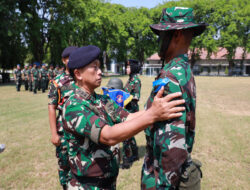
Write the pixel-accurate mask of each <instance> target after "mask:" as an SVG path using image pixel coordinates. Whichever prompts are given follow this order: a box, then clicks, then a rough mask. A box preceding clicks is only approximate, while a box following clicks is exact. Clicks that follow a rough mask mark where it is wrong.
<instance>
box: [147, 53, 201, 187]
mask: <svg viewBox="0 0 250 190" xmlns="http://www.w3.org/2000/svg"><path fill="white" fill-rule="evenodd" d="M166 77H167V78H168V79H169V82H168V84H167V85H165V87H164V89H165V90H164V96H166V95H167V94H171V93H174V92H181V93H182V98H183V99H184V100H185V111H183V115H182V116H181V117H179V118H177V119H172V120H167V121H163V122H156V123H154V127H152V126H151V127H148V128H147V129H146V130H145V132H146V139H147V153H146V156H145V160H144V166H143V171H142V173H143V176H142V189H150V188H149V186H148V185H149V184H150V180H151V182H152V179H153V181H155V182H156V184H155V186H156V189H170V187H175V186H177V185H178V183H179V176H180V171H181V166H182V165H183V164H184V162H187V158H188V155H189V154H190V153H191V151H192V147H193V142H194V135H195V104H196V89H195V81H194V77H193V74H192V71H191V68H190V65H189V64H188V57H187V55H179V56H177V57H176V58H174V59H172V60H171V61H170V62H169V63H168V64H166V65H165V67H164V68H163V69H162V70H161V72H160V74H159V76H158V78H156V79H164V78H166ZM156 88H157V86H156V87H155V88H154V89H153V90H152V92H151V95H150V97H149V98H148V101H147V103H146V105H145V107H146V109H148V108H150V107H151V105H152V102H153V98H154V96H155V94H156V92H155V90H156Z"/></svg>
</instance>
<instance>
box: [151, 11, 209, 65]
mask: <svg viewBox="0 0 250 190" xmlns="http://www.w3.org/2000/svg"><path fill="white" fill-rule="evenodd" d="M207 26H208V24H207V23H197V22H196V21H195V19H194V15H193V9H192V8H187V7H172V8H164V9H163V10H162V16H161V19H160V23H158V24H152V25H150V28H151V29H152V31H153V32H154V33H155V34H156V35H158V36H159V41H160V51H159V56H160V57H161V59H162V60H163V61H164V59H165V53H166V51H167V48H168V46H169V44H170V41H171V40H172V37H173V33H174V32H176V31H180V30H181V31H184V30H186V31H187V30H192V32H193V34H192V37H196V36H199V35H201V34H202V33H203V32H204V31H205V29H206V27H207Z"/></svg>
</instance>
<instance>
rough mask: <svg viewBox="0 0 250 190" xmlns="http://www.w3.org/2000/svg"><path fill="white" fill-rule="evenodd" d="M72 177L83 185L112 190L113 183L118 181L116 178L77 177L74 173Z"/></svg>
mask: <svg viewBox="0 0 250 190" xmlns="http://www.w3.org/2000/svg"><path fill="white" fill-rule="evenodd" d="M72 176H73V178H75V179H76V180H77V181H78V182H80V183H81V184H86V185H90V186H95V187H99V188H103V189H111V188H112V184H113V182H115V181H116V177H109V178H98V177H86V176H77V175H75V174H73V173H72Z"/></svg>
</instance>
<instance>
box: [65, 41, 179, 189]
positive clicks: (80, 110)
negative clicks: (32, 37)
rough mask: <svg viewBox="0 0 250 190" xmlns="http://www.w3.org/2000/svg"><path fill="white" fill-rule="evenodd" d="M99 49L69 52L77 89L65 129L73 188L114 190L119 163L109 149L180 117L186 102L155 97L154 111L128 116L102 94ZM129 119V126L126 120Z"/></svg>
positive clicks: (69, 103) (68, 108)
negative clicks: (180, 105)
mask: <svg viewBox="0 0 250 190" xmlns="http://www.w3.org/2000/svg"><path fill="white" fill-rule="evenodd" d="M100 52H101V51H100V49H99V48H98V47H96V46H92V45H90V46H85V47H81V48H78V49H77V50H75V51H74V52H72V53H71V54H70V58H69V63H68V67H69V69H70V73H71V75H72V76H73V77H74V80H75V82H76V85H77V88H76V89H75V92H74V93H73V94H72V95H71V96H70V97H69V98H68V99H67V101H66V102H65V103H64V106H63V113H62V114H63V123H64V125H63V127H64V129H65V130H64V132H65V138H66V139H67V141H68V145H69V146H68V154H69V162H70V168H71V176H72V179H71V181H70V183H68V188H69V189H71V188H72V189H115V188H116V185H115V184H116V178H117V175H118V171H119V165H118V163H117V160H116V156H115V155H116V153H117V152H113V151H112V150H111V148H110V147H111V146H112V145H115V144H117V143H119V142H122V141H124V140H125V139H128V138H131V137H132V136H134V135H135V134H137V133H138V132H140V131H142V130H144V129H145V128H146V127H147V126H150V125H151V124H153V123H154V122H156V121H161V120H166V119H171V118H174V117H180V116H181V115H182V114H181V113H179V112H180V111H182V110H184V107H174V106H176V105H179V104H183V103H184V101H183V100H176V101H173V102H170V103H169V102H168V101H169V100H170V99H172V98H176V97H178V96H179V95H180V94H181V93H178V94H172V95H170V96H168V97H165V98H160V97H161V95H162V94H163V89H162V90H160V91H159V93H158V94H157V95H156V97H155V98H154V102H153V104H152V106H151V108H150V109H148V110H147V111H141V112H137V113H133V114H132V113H131V114H130V113H129V112H127V111H126V110H124V109H123V108H122V107H120V106H118V105H117V104H116V103H115V102H114V101H112V100H111V99H110V98H109V97H108V96H105V95H98V94H96V93H95V89H96V88H97V87H99V86H100V85H101V81H102V72H101V70H100V61H99V59H98V57H99V54H100ZM124 121H126V122H124Z"/></svg>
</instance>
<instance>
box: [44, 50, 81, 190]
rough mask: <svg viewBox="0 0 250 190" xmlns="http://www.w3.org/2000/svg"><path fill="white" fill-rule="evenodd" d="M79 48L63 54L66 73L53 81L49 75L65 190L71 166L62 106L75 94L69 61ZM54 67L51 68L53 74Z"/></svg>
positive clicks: (54, 139)
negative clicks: (64, 131)
mask: <svg viewBox="0 0 250 190" xmlns="http://www.w3.org/2000/svg"><path fill="white" fill-rule="evenodd" d="M76 49H77V47H75V46H70V47H67V48H65V49H64V51H63V52H62V62H63V63H64V65H65V67H66V72H64V73H62V74H61V75H57V76H56V77H55V78H54V79H53V75H52V73H50V74H49V76H50V77H51V81H50V86H49V94H48V98H49V103H48V110H49V122H50V130H51V142H52V143H53V144H54V145H55V146H56V157H57V159H58V166H59V169H58V174H59V181H60V184H61V185H62V187H63V189H66V184H67V182H68V181H69V180H70V176H69V170H70V168H69V164H68V154H67V142H66V140H65V138H64V136H63V123H62V106H63V104H64V101H65V100H66V99H67V97H68V96H69V95H70V94H71V93H72V92H73V84H74V80H73V78H72V77H71V76H70V75H69V70H68V67H67V65H68V61H69V55H70V54H71V52H73V51H74V50H76ZM52 69H53V66H52V68H51V71H50V72H52V71H53V70H52ZM56 110H58V115H57V117H56Z"/></svg>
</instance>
